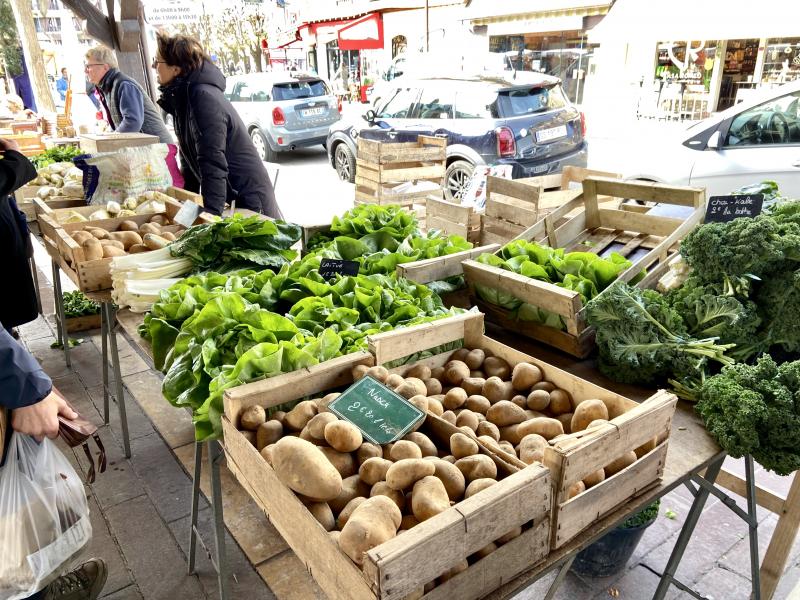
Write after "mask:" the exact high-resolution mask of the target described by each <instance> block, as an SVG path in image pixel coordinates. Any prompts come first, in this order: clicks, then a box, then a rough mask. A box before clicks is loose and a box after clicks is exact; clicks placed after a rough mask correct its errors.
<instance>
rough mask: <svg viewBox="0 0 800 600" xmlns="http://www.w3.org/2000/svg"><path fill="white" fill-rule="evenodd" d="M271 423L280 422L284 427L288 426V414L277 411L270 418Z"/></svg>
mask: <svg viewBox="0 0 800 600" xmlns="http://www.w3.org/2000/svg"><path fill="white" fill-rule="evenodd" d="M269 420H270V421H278V423H280V424H281V425H283V426H284V427H285V426H286V413H285V412H284V411H282V410H276V411H275V412H274V413H272V414H271V415H270V416H269Z"/></svg>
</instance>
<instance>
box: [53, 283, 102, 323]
mask: <svg viewBox="0 0 800 600" xmlns="http://www.w3.org/2000/svg"><path fill="white" fill-rule="evenodd" d="M61 296H62V298H63V300H64V316H65V317H67V318H68V319H69V318H71V317H83V316H86V315H96V314H98V313H99V312H100V305H99V304H98V303H97V302H95V301H94V300H89V298H87V297H86V296H84V294H83V293H82V292H79V291H77V290H76V291H74V292H64V293H63V294H62V295H61Z"/></svg>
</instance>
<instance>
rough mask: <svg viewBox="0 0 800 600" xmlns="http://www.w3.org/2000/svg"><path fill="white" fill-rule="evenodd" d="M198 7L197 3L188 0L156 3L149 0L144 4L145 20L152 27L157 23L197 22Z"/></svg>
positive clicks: (198, 15) (198, 16) (198, 18)
mask: <svg viewBox="0 0 800 600" xmlns="http://www.w3.org/2000/svg"><path fill="white" fill-rule="evenodd" d="M199 9H200V5H199V3H196V2H191V1H189V0H177V1H175V0H173V1H171V2H169V1H168V2H157V3H156V2H153V1H152V0H149V1H148V2H146V4H145V7H144V14H145V18H146V19H147V22H148V23H149V24H150V25H152V26H153V27H157V26H159V25H179V24H181V23H186V24H189V23H198V22H199V21H200V10H199Z"/></svg>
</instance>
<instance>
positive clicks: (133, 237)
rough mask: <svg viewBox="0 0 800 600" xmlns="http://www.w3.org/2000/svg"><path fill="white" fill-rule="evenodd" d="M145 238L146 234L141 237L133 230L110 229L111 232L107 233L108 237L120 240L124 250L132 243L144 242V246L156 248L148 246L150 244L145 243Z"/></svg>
mask: <svg viewBox="0 0 800 600" xmlns="http://www.w3.org/2000/svg"><path fill="white" fill-rule="evenodd" d="M146 238H147V236H145V237H144V238H142V237H141V236H140V235H139V234H138V233H136V232H135V231H112V232H111V233H109V234H108V239H110V240H116V241H118V242H122V245H123V246H125V249H126V250H127V249H128V248H130V247H131V246H133V245H134V244H144V245H145V246H147V247H148V248H150V249H151V250H157V248H153V247H151V246H150V244H148V243H147V240H146ZM159 247H163V246H159Z"/></svg>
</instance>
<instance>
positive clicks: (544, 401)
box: [528, 390, 550, 411]
mask: <svg viewBox="0 0 800 600" xmlns="http://www.w3.org/2000/svg"><path fill="white" fill-rule="evenodd" d="M548 406H550V392H546V391H545V390H533V391H532V392H531V393H530V394H528V408H530V409H531V410H539V411H542V410H547V407H548Z"/></svg>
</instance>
